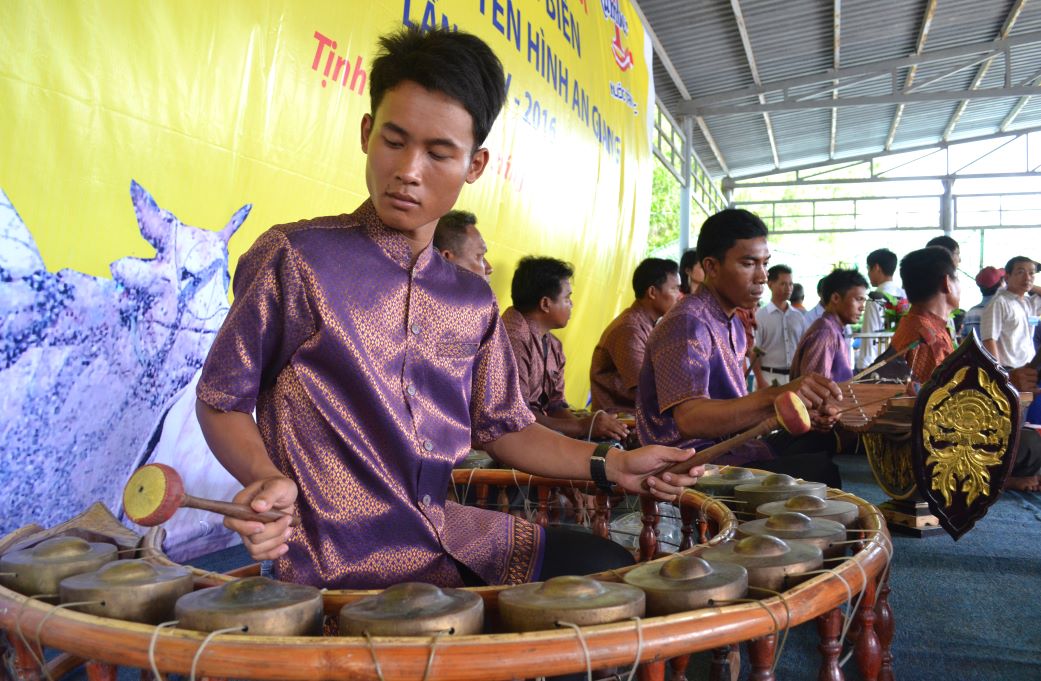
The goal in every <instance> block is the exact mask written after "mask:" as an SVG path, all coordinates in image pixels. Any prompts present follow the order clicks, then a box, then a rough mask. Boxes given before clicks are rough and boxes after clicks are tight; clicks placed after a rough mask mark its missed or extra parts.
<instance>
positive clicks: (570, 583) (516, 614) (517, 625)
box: [499, 576, 646, 632]
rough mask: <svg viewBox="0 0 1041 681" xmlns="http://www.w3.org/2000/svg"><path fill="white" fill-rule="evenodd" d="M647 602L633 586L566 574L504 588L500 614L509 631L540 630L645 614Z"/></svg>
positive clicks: (600, 622)
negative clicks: (565, 623)
mask: <svg viewBox="0 0 1041 681" xmlns="http://www.w3.org/2000/svg"><path fill="white" fill-rule="evenodd" d="M645 603H646V599H645V597H644V595H643V592H642V591H640V590H639V589H637V588H636V587H634V586H629V585H628V584H613V583H608V582H598V581H596V580H595V579H590V578H589V577H578V576H575V577H572V576H566V577H553V578H552V579H549V580H547V581H545V582H535V583H532V584H522V585H520V586H516V587H513V588H512V589H507V590H506V591H503V592H502V593H501V594H499V614H500V616H501V618H502V624H503V627H504V628H505V629H506V630H507V631H518V632H521V631H540V630H544V629H553V628H555V627H557V626H558V625H557V622H561V621H563V622H570V623H572V624H577V625H578V626H590V625H594V624H607V623H608V622H618V621H619V620H624V619H628V618H630V617H643V614H644V610H645Z"/></svg>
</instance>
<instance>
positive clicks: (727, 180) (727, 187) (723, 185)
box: [719, 175, 734, 208]
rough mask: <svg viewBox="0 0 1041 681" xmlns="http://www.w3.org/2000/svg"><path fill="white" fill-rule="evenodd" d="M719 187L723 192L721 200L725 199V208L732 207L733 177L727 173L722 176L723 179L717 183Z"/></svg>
mask: <svg viewBox="0 0 1041 681" xmlns="http://www.w3.org/2000/svg"><path fill="white" fill-rule="evenodd" d="M719 188H720V190H721V191H722V192H723V200H724V201H726V204H727V208H733V207H734V178H732V177H730V176H729V175H727V176H726V177H724V178H723V181H722V182H720V183H719Z"/></svg>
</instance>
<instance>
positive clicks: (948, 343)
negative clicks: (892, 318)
mask: <svg viewBox="0 0 1041 681" xmlns="http://www.w3.org/2000/svg"><path fill="white" fill-rule="evenodd" d="M916 340H921V341H922V342H921V343H920V344H919V345H918V346H917V347H915V348H914V349H913V350H911V351H910V352H908V353H907V355H906V359H907V364H908V365H909V366H910V367H911V375H912V377H913V378H914V380H915V381H917V382H918V383H925V382H926V381H928V380H929V377H930V376H932V375H933V371H934V370H935V369H936V367H937V366H939V365H940V363H941V362H943V360H945V359H947V355H949V354H951V353H952V352H954V341H953V340H951V333H950V331H949V330H948V328H947V320H946V319H942V318H940V317H939V316H937V315H934V314H933V313H932V312H925V311H924V310H920V309H918V308H916V307H915V306H914V305H912V306H911V310H910V311H909V312H908V313H907V314H906V315H904V316H903V318H901V319H900V323H899V324H897V326H896V331H895V332H894V333H893V339H892V340H891V341H890V342H889V343H890V347H892V348H896V349H898V350H899V349H900V348H906V347H907V346H908V345H910V344H911V343H913V342H914V341H916Z"/></svg>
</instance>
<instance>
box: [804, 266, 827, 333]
mask: <svg viewBox="0 0 1041 681" xmlns="http://www.w3.org/2000/svg"><path fill="white" fill-rule="evenodd" d="M823 314H824V278H823V277H821V278H820V279H819V280H818V281H817V304H816V305H814V306H813V307H812V308H810V309H809V310H808V311H807V312H806V313H805V314H804V315H803V316H802V321H803V324H805V325H806V328H807V329H808V328H810V324H812V323H814V322H815V321H817V320H818V319H820V318H821V316H822V315H823Z"/></svg>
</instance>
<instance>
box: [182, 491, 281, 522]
mask: <svg viewBox="0 0 1041 681" xmlns="http://www.w3.org/2000/svg"><path fill="white" fill-rule="evenodd" d="M182 505H183V506H187V507H189V508H198V509H200V510H203V511H212V512H213V513H220V514H221V515H226V516H228V517H230V518H238V519H239V520H256V521H257V522H261V523H273V522H275V521H276V520H281V519H282V518H284V517H286V516H287V515H289V514H288V513H282V512H281V511H264V512H263V513H258V512H256V511H254V510H253V509H252V508H250V507H249V506H246V505H244V504H233V503H231V502H229V501H214V500H213V499H201V498H199V497H193V496H192V495H190V494H185V495H184V503H183V504H182ZM292 518H293V520H292V521H290V523H289V524H290V525H291V526H292V527H296V526H297V525H299V524H300V516H298V515H294V516H292Z"/></svg>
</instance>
